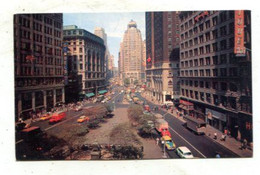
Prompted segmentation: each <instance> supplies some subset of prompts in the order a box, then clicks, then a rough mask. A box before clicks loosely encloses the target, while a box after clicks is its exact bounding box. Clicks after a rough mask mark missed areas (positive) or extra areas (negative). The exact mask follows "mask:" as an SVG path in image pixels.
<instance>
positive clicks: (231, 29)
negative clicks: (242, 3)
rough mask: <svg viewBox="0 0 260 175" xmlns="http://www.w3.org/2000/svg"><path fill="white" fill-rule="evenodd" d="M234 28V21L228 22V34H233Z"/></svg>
mask: <svg viewBox="0 0 260 175" xmlns="http://www.w3.org/2000/svg"><path fill="white" fill-rule="evenodd" d="M234 30H235V27H234V23H233V22H232V23H230V24H229V34H234Z"/></svg>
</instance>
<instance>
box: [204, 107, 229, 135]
mask: <svg viewBox="0 0 260 175" xmlns="http://www.w3.org/2000/svg"><path fill="white" fill-rule="evenodd" d="M205 113H206V123H208V124H209V125H210V126H213V127H214V128H216V129H218V130H220V131H222V132H224V129H225V128H226V126H227V116H226V114H224V113H221V112H218V111H215V110H212V109H209V108H206V111H205Z"/></svg>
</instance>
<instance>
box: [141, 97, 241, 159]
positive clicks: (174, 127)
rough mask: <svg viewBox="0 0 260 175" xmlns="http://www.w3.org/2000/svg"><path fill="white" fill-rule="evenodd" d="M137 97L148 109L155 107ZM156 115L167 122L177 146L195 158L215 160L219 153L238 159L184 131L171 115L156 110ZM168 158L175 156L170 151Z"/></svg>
mask: <svg viewBox="0 0 260 175" xmlns="http://www.w3.org/2000/svg"><path fill="white" fill-rule="evenodd" d="M137 96H138V97H139V98H140V99H141V100H144V101H146V102H147V103H148V104H149V106H150V108H151V109H153V108H154V107H155V106H156V105H154V104H153V103H151V102H149V101H148V100H146V99H145V98H143V97H142V96H141V95H140V93H137ZM156 113H160V114H161V115H163V116H164V118H165V120H166V121H167V122H169V125H170V132H171V135H172V139H173V141H174V142H175V143H176V145H177V146H186V147H187V148H189V149H190V150H191V152H192V153H193V155H194V156H195V157H199V158H215V155H216V153H217V152H218V153H220V154H221V157H223V158H235V157H239V156H238V155H236V154H235V153H233V152H232V151H230V150H228V149H227V148H225V147H223V146H221V145H220V144H218V143H216V142H214V141H212V139H209V138H208V137H207V136H205V135H202V136H199V135H196V134H194V133H193V132H191V131H190V130H188V129H186V128H185V127H184V126H182V124H183V122H181V121H180V120H179V119H177V118H175V117H174V116H173V115H172V114H170V113H167V112H165V111H163V110H161V109H160V110H158V111H156ZM167 153H168V154H169V157H171V158H175V157H176V154H175V153H173V152H172V151H167Z"/></svg>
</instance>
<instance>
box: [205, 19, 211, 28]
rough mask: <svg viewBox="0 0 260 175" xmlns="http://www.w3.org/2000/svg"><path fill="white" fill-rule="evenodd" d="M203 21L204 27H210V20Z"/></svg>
mask: <svg viewBox="0 0 260 175" xmlns="http://www.w3.org/2000/svg"><path fill="white" fill-rule="evenodd" d="M205 23H206V29H208V28H210V21H209V20H208V21H206V22H205Z"/></svg>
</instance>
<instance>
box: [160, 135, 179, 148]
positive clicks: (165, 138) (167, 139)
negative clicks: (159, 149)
mask: <svg viewBox="0 0 260 175" xmlns="http://www.w3.org/2000/svg"><path fill="white" fill-rule="evenodd" d="M161 142H162V144H165V147H166V149H167V150H174V149H175V148H176V145H175V143H174V142H173V141H172V138H171V137H170V136H167V135H166V136H163V137H162V138H161Z"/></svg>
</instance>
